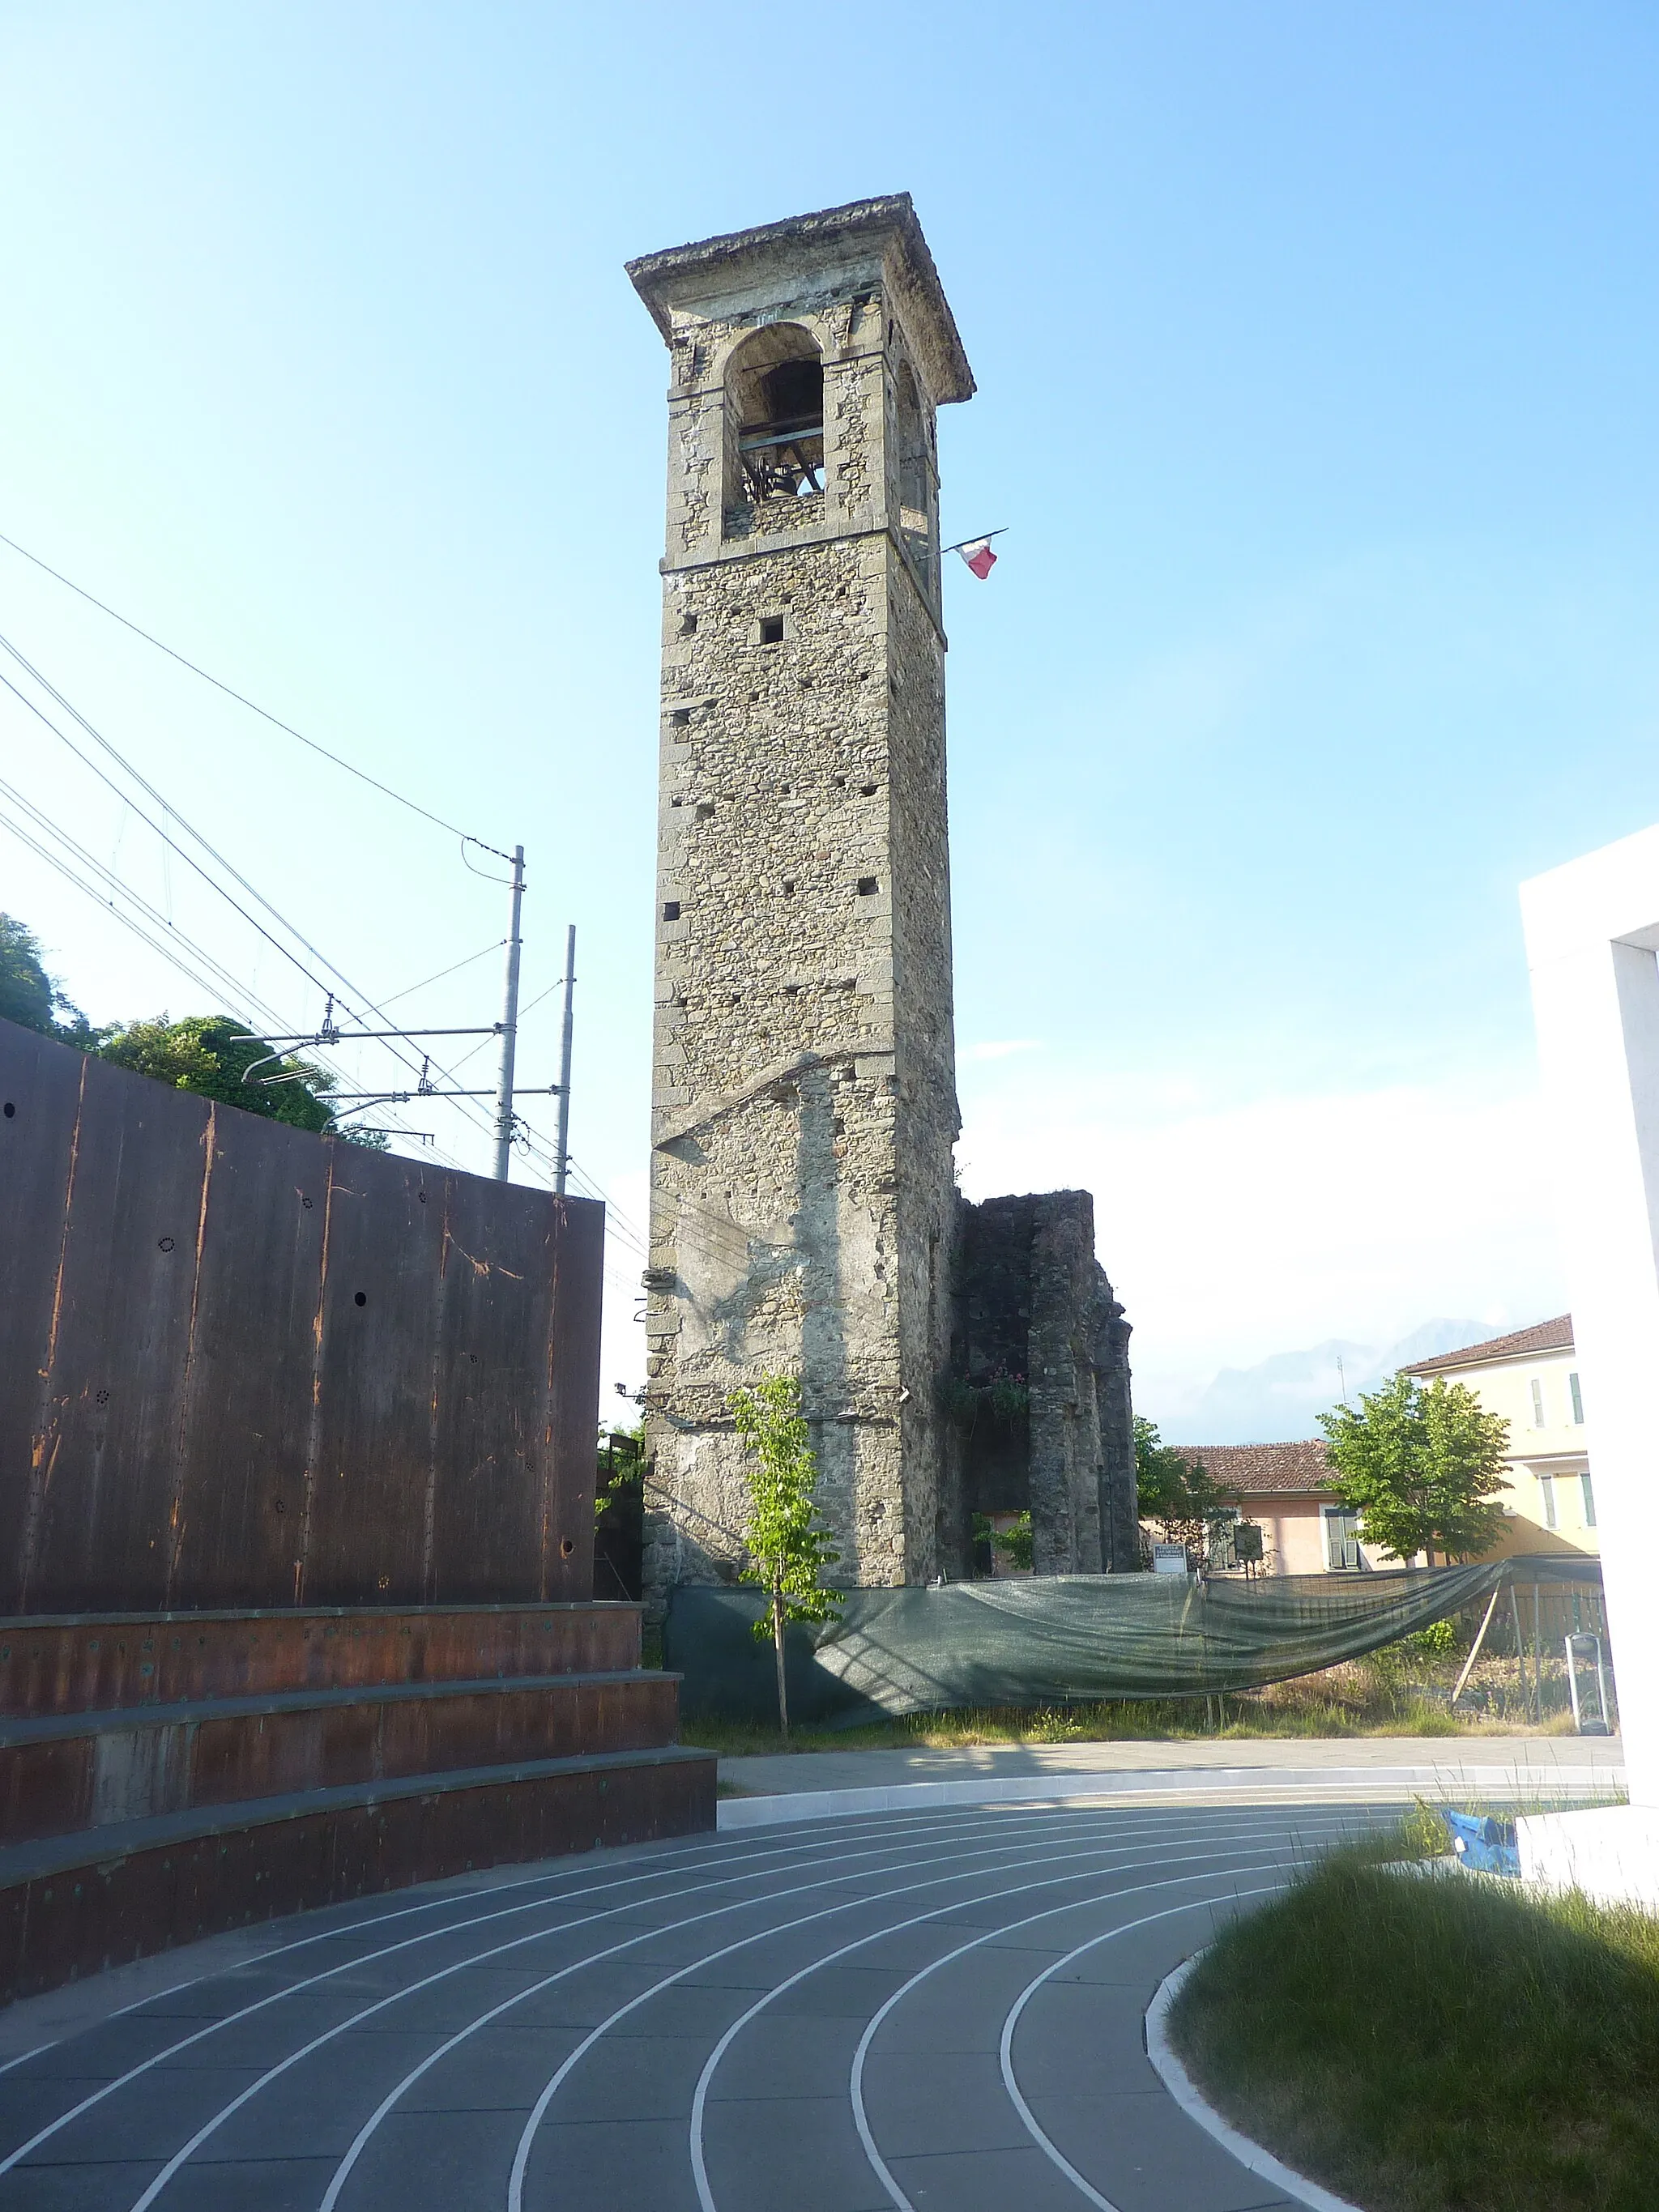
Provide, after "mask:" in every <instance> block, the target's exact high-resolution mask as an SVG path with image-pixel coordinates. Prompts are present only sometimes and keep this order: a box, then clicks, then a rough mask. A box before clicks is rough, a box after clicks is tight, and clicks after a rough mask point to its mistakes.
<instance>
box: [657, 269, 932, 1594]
mask: <svg viewBox="0 0 1659 2212" xmlns="http://www.w3.org/2000/svg"><path fill="white" fill-rule="evenodd" d="M803 288H804V289H805V291H806V293H807V294H808V295H809V296H807V297H806V298H805V299H803V298H802V297H800V296H799V294H800V291H801V289H803ZM779 289H784V290H786V291H787V292H788V294H789V296H788V298H787V299H782V300H781V299H780V298H779V297H778V291H779ZM826 294H827V295H829V296H826ZM786 313H787V319H788V320H789V322H790V323H791V324H792V325H794V326H796V327H798V328H799V329H800V330H803V331H805V332H806V333H807V334H808V335H809V336H810V337H811V339H812V341H813V342H814V343H816V344H817V346H818V348H819V349H820V350H821V353H822V356H823V370H824V437H825V447H826V466H825V471H824V484H823V489H822V490H821V491H817V492H808V493H807V494H806V495H804V496H801V497H799V498H771V499H768V500H766V501H763V502H761V503H759V504H758V505H757V504H755V503H753V502H752V501H747V500H745V499H744V497H743V496H742V493H743V487H742V485H741V484H740V483H737V484H734V483H733V481H732V473H731V467H730V459H729V456H730V453H731V452H732V445H733V441H732V437H731V435H730V431H731V426H730V425H729V424H728V423H727V422H726V410H727V407H728V405H729V404H730V394H729V386H728V373H729V367H730V363H731V362H732V357H733V355H734V350H735V349H737V348H738V347H740V346H741V345H742V344H743V343H744V340H745V338H747V337H748V336H749V335H750V332H751V331H774V330H775V325H776V324H777V323H778V321H779V319H780V318H781V317H782V316H784V315H785V314H786ZM672 348H673V357H674V364H675V375H676V383H675V386H674V388H673V390H672V391H671V395H670V404H671V434H670V500H669V535H668V557H667V559H666V560H665V563H664V568H665V589H664V623H663V691H662V707H663V720H662V739H661V802H660V809H659V824H660V829H659V890H658V958H657V1007H656V1026H655V1036H654V1052H653V1058H654V1064H655V1085H654V1091H653V1194H652V1223H651V1266H650V1269H649V1271H648V1273H647V1291H648V1297H647V1401H646V1413H647V1449H648V1452H649V1454H650V1458H651V1482H650V1486H649V1491H648V1494H647V1504H649V1505H651V1506H653V1509H654V1510H653V1511H652V1512H651V1513H650V1516H649V1517H648V1521H647V1531H646V1559H645V1579H646V1585H647V1601H653V1600H654V1601H657V1602H659V1601H660V1598H661V1595H662V1593H663V1592H664V1591H665V1589H666V1588H667V1587H668V1586H669V1585H671V1583H674V1582H677V1581H685V1580H696V1579H705V1578H709V1577H726V1576H729V1575H730V1574H731V1573H732V1572H733V1571H735V1567H736V1565H737V1564H738V1559H739V1558H740V1552H741V1546H740V1541H739V1532H740V1530H741V1528H742V1524H743V1521H744V1512H745V1500H746V1482H745V1478H744V1471H743V1466H742V1460H741V1454H740V1451H739V1449H738V1443H737V1439H736V1437H735V1435H734V1434H733V1432H732V1428H731V1425H730V1421H729V1417H728V1414H727V1411H726V1406H727V1399H728V1396H729V1393H730V1392H731V1390H732V1389H733V1388H734V1387H735V1386H736V1385H737V1384H738V1383H742V1382H744V1381H748V1380H752V1379H754V1378H755V1377H757V1376H759V1375H760V1374H762V1373H763V1372H766V1371H769V1370H771V1371H783V1372H789V1373H799V1375H800V1376H801V1377H802V1381H803V1403H804V1407H805V1412H806V1414H807V1417H808V1419H809V1421H810V1422H811V1426H812V1431H813V1436H814V1441H815V1444H816V1446H817V1452H818V1459H819V1468H820V1476H819V1497H820V1500H821V1503H822V1504H823V1509H824V1511H825V1515H826V1517H827V1519H828V1520H829V1523H830V1525H831V1527H832V1528H833V1529H834V1531H835V1534H836V1541H837V1544H838V1546H839V1548H840V1551H841V1554H842V1556H841V1559H840V1562H839V1564H838V1566H837V1569H836V1577H837V1579H842V1580H845V1581H848V1582H856V1583H900V1582H906V1581H912V1582H914V1581H922V1580H926V1579H927V1578H928V1577H930V1576H931V1575H932V1573H933V1571H934V1565H935V1556H936V1548H937V1524H938V1519H939V1497H940V1488H941V1484H940V1463H941V1455H942V1452H943V1447H944V1439H943V1433H942V1424H941V1423H940V1420H939V1413H938V1408H937V1403H936V1390H935V1387H934V1386H935V1379H936V1377H937V1376H938V1374H939V1372H940V1371H942V1369H943V1366H944V1364H945V1356H946V1348H947V1334H948V1328H949V1297H948V1282H949V1267H950V1243H951V1227H952V1219H953V1209H954V1204H955V1200H954V1191H953V1185H952V1182H951V1146H952V1144H953V1142H954V1139H955V1137H956V1133H957V1109H956V1088H955V1066H954V1056H953V1039H952V1025H951V962H950V941H949V864H948V854H947V848H946V826H945V772H944V757H945V747H944V650H945V641H944V637H943V635H942V632H941V630H940V629H939V616H938V608H937V605H936V602H935V601H934V600H933V599H932V598H931V597H930V592H929V585H930V580H931V581H932V582H933V588H934V589H936V579H932V577H931V571H930V570H929V568H927V564H926V562H923V563H921V564H918V562H916V560H915V557H914V556H912V555H910V554H908V553H907V552H906V551H905V550H902V548H901V546H900V544H899V541H898V537H897V533H896V531H895V530H893V529H891V528H890V527H889V526H887V516H888V511H889V507H890V501H891V497H896V490H895V489H893V487H894V486H895V485H896V471H895V469H894V468H893V467H890V465H889V462H888V459H887V457H886V450H885V449H886V447H887V445H888V442H889V437H890V425H891V423H892V421H893V417H894V409H895V401H894V397H893V386H894V379H895V375H896V370H897V368H898V367H899V366H900V364H902V362H904V361H905V359H906V340H905V333H904V330H903V328H902V308H901V304H900V302H899V301H897V300H896V299H892V298H890V297H889V293H888V288H887V287H886V286H885V284H884V274H883V268H882V264H881V261H880V258H879V256H875V257H874V258H872V255H871V252H870V251H869V249H868V248H867V247H866V248H864V249H862V250H861V253H860V256H859V257H855V258H854V260H853V261H852V262H851V263H850V264H848V265H845V266H842V267H841V268H839V269H826V268H824V267H822V266H821V267H819V268H817V269H816V270H811V271H808V272H805V275H803V273H802V272H800V271H797V270H791V271H788V272H786V276H785V277H784V278H781V279H780V280H779V283H778V284H775V285H774V286H773V287H772V288H771V289H770V290H769V292H768V291H767V290H766V289H764V288H763V290H762V292H761V294H760V295H759V296H758V297H751V298H748V299H743V300H738V301H713V302H706V303H702V304H701V305H700V306H699V307H698V308H697V309H696V311H695V312H694V311H691V310H687V311H686V312H685V313H684V315H678V314H677V317H676V324H675V329H674V335H673V340H672ZM738 357H739V358H741V356H738ZM932 435H933V433H932V410H931V407H929V408H928V409H927V439H928V450H929V453H931V451H932ZM763 622H764V623H766V624H767V625H768V629H765V630H763ZM779 623H781V636H779V635H775V631H776V629H777V626H778V625H779ZM763 636H770V637H771V638H772V641H769V642H763Z"/></svg>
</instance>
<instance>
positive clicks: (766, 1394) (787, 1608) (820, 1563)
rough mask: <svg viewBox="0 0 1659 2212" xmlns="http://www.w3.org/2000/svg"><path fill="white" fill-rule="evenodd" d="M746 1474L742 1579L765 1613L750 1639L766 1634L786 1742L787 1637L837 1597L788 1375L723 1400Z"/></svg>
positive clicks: (837, 1603) (823, 1613) (825, 1615)
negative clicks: (760, 1592) (758, 1592)
mask: <svg viewBox="0 0 1659 2212" xmlns="http://www.w3.org/2000/svg"><path fill="white" fill-rule="evenodd" d="M727 1409H728V1411H729V1412H730V1413H731V1415H732V1422H733V1424H734V1425H735V1426H736V1428H737V1431H738V1435H739V1436H740V1437H742V1439H743V1444H744V1455H745V1457H746V1458H747V1461H748V1468H749V1519H748V1522H747V1523H746V1525H745V1527H744V1532H743V1533H744V1547H745V1548H746V1551H747V1554H748V1556H747V1559H746V1561H745V1564H744V1568H743V1579H744V1581H745V1582H749V1583H759V1584H760V1586H761V1588H762V1589H764V1590H765V1592H766V1593H767V1599H768V1604H767V1610H766V1613H764V1615H763V1617H762V1618H761V1619H760V1620H757V1622H756V1623H755V1635H756V1638H757V1640H758V1641H760V1642H764V1641H765V1639H766V1638H767V1637H768V1636H770V1638H771V1639H772V1648H773V1651H774V1653H775V1657H776V1660H777V1669H778V1726H779V1728H780V1729H781V1731H782V1734H783V1737H784V1741H786V1742H787V1741H788V1737H789V1695H788V1692H787V1688H786V1686H785V1682H784V1667H783V1642H784V1632H785V1630H786V1628H787V1626H788V1624H789V1623H790V1622H791V1621H792V1620H833V1619H834V1618H835V1616H836V1613H839V1611H840V1610H841V1595H840V1593H839V1592H838V1591H836V1590H833V1589H827V1588H826V1587H825V1584H824V1581H823V1571H824V1569H825V1568H826V1567H830V1566H833V1565H835V1563H836V1560H837V1559H839V1558H840V1556H841V1555H840V1553H838V1552H837V1551H836V1548H835V1547H834V1545H833V1544H832V1542H831V1541H830V1538H829V1530H828V1529H827V1528H825V1527H824V1525H823V1520H822V1517H821V1516H820V1515H819V1513H818V1509H817V1503H816V1501H815V1500H814V1498H813V1495H812V1492H813V1487H814V1486H815V1484H816V1483H817V1473H818V1469H817V1459H816V1457H815V1456H814V1454H813V1451H812V1446H811V1439H810V1437H809V1436H808V1433H807V1428H806V1423H805V1420H804V1419H802V1418H801V1410H800V1384H799V1382H798V1381H797V1380H796V1379H795V1377H794V1376H793V1375H763V1376H762V1377H761V1379H760V1381H759V1382H758V1383H755V1384H754V1385H753V1386H752V1388H749V1389H738V1390H734V1391H733V1392H732V1395H731V1397H730V1399H729V1400H728V1401H727Z"/></svg>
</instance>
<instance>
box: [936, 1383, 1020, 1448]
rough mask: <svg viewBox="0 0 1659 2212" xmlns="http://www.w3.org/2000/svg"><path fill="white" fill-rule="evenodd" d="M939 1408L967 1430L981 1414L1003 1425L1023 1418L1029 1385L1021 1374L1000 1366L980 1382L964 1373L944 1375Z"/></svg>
mask: <svg viewBox="0 0 1659 2212" xmlns="http://www.w3.org/2000/svg"><path fill="white" fill-rule="evenodd" d="M939 1408H940V1411H941V1412H942V1413H945V1416H946V1418H947V1419H951V1420H952V1421H955V1422H956V1423H957V1425H958V1426H959V1427H961V1428H964V1429H967V1430H969V1431H970V1432H971V1431H972V1430H974V1429H975V1427H976V1426H977V1425H978V1423H979V1419H980V1416H981V1414H986V1415H988V1417H989V1418H990V1419H992V1420H994V1421H1000V1422H1001V1423H1002V1424H1003V1425H1004V1426H1005V1427H1008V1426H1012V1424H1013V1423H1014V1422H1016V1421H1018V1420H1023V1419H1024V1417H1025V1415H1026V1414H1027V1413H1029V1412H1030V1408H1031V1390H1030V1384H1029V1383H1027V1382H1026V1380H1025V1377H1024V1376H1023V1375H1010V1374H1009V1373H1008V1371H1007V1370H1006V1368H1001V1367H999V1368H997V1369H996V1370H994V1373H993V1374H992V1375H991V1376H989V1377H988V1378H987V1380H986V1381H985V1382H983V1383H970V1382H969V1381H968V1379H967V1378H966V1376H961V1375H947V1376H945V1380H944V1382H943V1383H941V1384H940V1385H939Z"/></svg>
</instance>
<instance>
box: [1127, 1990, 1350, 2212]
mask: <svg viewBox="0 0 1659 2212" xmlns="http://www.w3.org/2000/svg"><path fill="white" fill-rule="evenodd" d="M1203 1956H1204V1954H1203V1952H1202V1951H1197V1952H1194V1954H1193V1956H1192V1957H1191V1958H1190V1959H1184V1960H1182V1963H1181V1964H1180V1966H1177V1967H1176V1970H1175V1972H1174V1973H1172V1974H1166V1975H1165V1976H1164V1979H1163V1980H1162V1981H1161V1982H1160V1983H1159V1984H1158V1992H1157V1995H1156V1996H1154V1997H1153V1999H1152V2002H1151V2004H1149V2005H1148V2006H1147V2008H1146V2056H1147V2057H1148V2058H1149V2059H1150V2060H1151V2061H1152V2069H1153V2071H1154V2072H1155V2073H1156V2074H1157V2075H1158V2079H1159V2080H1160V2081H1162V2082H1163V2084H1164V2087H1165V2088H1166V2089H1167V2090H1168V2091H1169V2093H1170V2095H1171V2096H1172V2097H1173V2098H1174V2099H1175V2100H1176V2104H1177V2105H1179V2106H1180V2107H1181V2109H1182V2112H1185V2113H1186V2115H1187V2117H1188V2119H1189V2120H1195V2121H1196V2122H1197V2123H1198V2124H1199V2126H1200V2127H1201V2128H1202V2129H1203V2130H1204V2131H1205V2133H1206V2135H1210V2136H1214V2138H1215V2140H1216V2141H1217V2142H1218V2143H1219V2144H1220V2145H1221V2148H1223V2150H1225V2151H1227V2152H1229V2153H1231V2155H1232V2156H1233V2157H1234V2158H1236V2159H1237V2160H1238V2162H1239V2164H1240V2165H1241V2166H1248V2167H1249V2170H1250V2172H1252V2173H1256V2174H1260V2175H1261V2179H1263V2180H1264V2181H1271V2182H1272V2183H1273V2186H1274V2187H1275V2188H1276V2189H1282V2190H1283V2191H1285V2194H1286V2195H1287V2196H1289V2197H1295V2199H1296V2201H1297V2203H1298V2204H1306V2205H1308V2206H1310V2208H1311V2212H1361V2207H1360V2206H1358V2204H1352V2203H1349V2201H1348V2199H1347V2198H1346V2197H1337V2196H1334V2195H1333V2194H1332V2192H1331V2191H1329V2190H1328V2189H1322V2188H1321V2187H1320V2185H1319V2184H1318V2183H1317V2182H1316V2181H1310V2180H1309V2179H1308V2178H1307V2176H1306V2175H1305V2174H1301V2173H1297V2172H1296V2171H1295V2169H1294V2168H1293V2167H1291V2166H1286V2165H1285V2163H1284V2161H1283V2160H1280V2159H1277V2158H1275V2157H1274V2156H1273V2153H1272V2152H1271V2151H1270V2150H1263V2148H1261V2144H1260V2143H1255V2142H1251V2141H1250V2139H1249V2136H1242V2135H1240V2133H1239V2132H1238V2130H1237V2128H1235V2127H1232V2126H1231V2125H1230V2124H1229V2123H1228V2122H1227V2121H1225V2120H1224V2119H1223V2118H1222V2117H1221V2115H1220V2113H1219V2112H1217V2110H1216V2108H1215V2106H1213V2105H1212V2104H1210V2103H1208V2102H1207V2101H1206V2099H1205V2098H1204V2097H1203V2096H1201V2095H1200V2093H1199V2090H1198V2088H1197V2087H1196V2086H1195V2084H1194V2081H1193V2077H1192V2075H1190V2074H1189V2073H1188V2071H1187V2069H1186V2068H1185V2067H1184V2066H1183V2065H1182V2063H1181V2061H1180V2059H1179V2058H1177V2057H1176V2054H1175V2050H1174V2047H1173V2045H1171V2044H1170V2039H1169V2033H1168V2031H1167V2029H1166V2027H1165V2025H1164V2023H1165V2021H1167V2019H1168V2017H1169V2012H1170V2006H1171V2005H1172V2004H1173V2003H1174V2002H1175V2001H1176V1997H1177V1996H1179V1995H1180V1993H1181V1987H1182V1983H1183V1982H1185V1980H1186V1978H1187V1977H1188V1974H1190V1973H1191V1972H1192V1971H1193V1968H1194V1966H1196V1965H1197V1964H1198V1962H1199V1960H1200V1959H1201V1958H1202V1957H1203Z"/></svg>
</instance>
